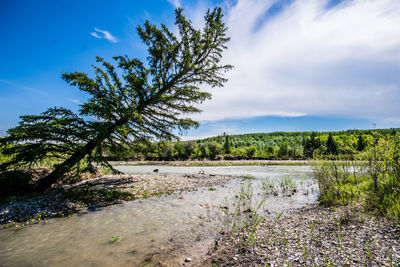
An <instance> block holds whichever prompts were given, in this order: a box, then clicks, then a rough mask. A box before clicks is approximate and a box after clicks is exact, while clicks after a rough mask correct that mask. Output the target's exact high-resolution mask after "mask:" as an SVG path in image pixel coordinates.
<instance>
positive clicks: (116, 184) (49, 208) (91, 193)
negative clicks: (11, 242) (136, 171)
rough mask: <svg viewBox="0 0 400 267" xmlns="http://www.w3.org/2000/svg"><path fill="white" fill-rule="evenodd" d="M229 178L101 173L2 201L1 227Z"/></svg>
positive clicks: (21, 224)
mask: <svg viewBox="0 0 400 267" xmlns="http://www.w3.org/2000/svg"><path fill="white" fill-rule="evenodd" d="M232 178H233V177H231V176H221V175H209V174H196V175H176V174H144V175H107V176H102V177H99V178H94V179H89V180H86V181H83V182H80V183H77V184H74V185H71V186H63V187H59V188H57V189H54V190H51V191H49V192H47V193H44V194H35V195H29V196H23V197H18V198H9V199H6V200H3V201H2V202H1V203H0V229H5V228H13V229H16V230H18V229H21V228H22V227H24V226H26V225H28V224H37V223H42V224H43V223H47V220H48V219H49V218H52V217H64V216H71V215H72V214H74V213H85V212H88V211H92V210H96V209H99V208H101V207H104V206H109V205H113V204H118V203H122V202H123V201H131V200H140V199H142V198H149V197H153V196H162V195H166V194H171V193H173V192H176V191H190V190H196V189H197V188H200V187H210V186H214V185H217V184H221V183H224V182H226V181H227V180H229V179H232Z"/></svg>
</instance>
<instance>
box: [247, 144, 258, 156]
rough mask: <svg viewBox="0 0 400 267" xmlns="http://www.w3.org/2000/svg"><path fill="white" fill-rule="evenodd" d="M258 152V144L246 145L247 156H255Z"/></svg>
mask: <svg viewBox="0 0 400 267" xmlns="http://www.w3.org/2000/svg"><path fill="white" fill-rule="evenodd" d="M256 152H257V147H256V146H248V147H246V149H245V154H246V156H247V157H249V158H252V157H254V155H255V154H256Z"/></svg>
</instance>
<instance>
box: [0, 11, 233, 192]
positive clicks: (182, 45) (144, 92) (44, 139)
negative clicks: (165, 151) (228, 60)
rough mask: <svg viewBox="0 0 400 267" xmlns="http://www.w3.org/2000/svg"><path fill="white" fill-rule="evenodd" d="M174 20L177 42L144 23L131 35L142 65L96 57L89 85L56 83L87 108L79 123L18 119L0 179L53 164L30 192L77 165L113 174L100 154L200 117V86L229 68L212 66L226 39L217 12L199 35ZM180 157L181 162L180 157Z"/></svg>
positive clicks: (203, 95) (204, 95)
mask: <svg viewBox="0 0 400 267" xmlns="http://www.w3.org/2000/svg"><path fill="white" fill-rule="evenodd" d="M175 13H176V20H175V24H176V26H177V28H178V32H179V34H178V36H176V35H175V34H174V33H172V32H171V31H170V30H169V29H168V28H167V27H166V26H165V25H161V27H160V28H158V27H156V26H155V25H152V24H150V22H149V21H146V23H145V24H144V25H143V27H141V26H139V27H138V28H137V30H138V34H139V36H140V38H141V39H142V41H143V42H144V44H145V45H146V46H147V49H148V50H147V51H148V56H147V62H145V63H143V62H141V61H140V60H138V59H136V58H133V59H132V58H128V57H127V56H116V57H114V58H113V59H114V61H115V65H113V64H111V63H109V62H106V61H105V60H104V59H103V58H101V57H97V62H98V64H99V65H98V66H93V68H94V73H95V77H94V78H90V77H89V76H88V75H87V74H86V73H82V72H73V73H64V74H63V75H62V77H63V79H64V80H65V81H66V82H67V83H68V84H70V85H72V86H77V87H78V88H79V89H80V90H81V91H83V92H85V93H87V94H88V96H89V100H88V101H87V102H85V103H83V104H82V105H81V109H80V111H79V115H78V114H74V113H73V112H72V111H70V110H67V109H63V108H51V109H48V110H47V111H46V112H44V113H42V114H40V115H32V116H22V117H21V122H20V124H19V126H17V127H15V128H13V129H10V130H9V131H8V133H7V136H6V137H5V138H2V139H1V140H0V145H2V146H4V148H3V151H2V153H3V154H4V155H6V156H11V157H12V158H11V160H9V161H7V162H5V163H3V164H2V165H1V167H0V171H4V170H7V169H9V168H20V167H22V166H25V165H28V166H30V165H32V164H35V163H38V162H41V161H44V160H47V159H51V160H56V161H57V162H56V163H54V164H53V165H54V170H53V172H52V173H50V174H49V175H47V176H46V177H45V178H43V179H40V180H39V183H38V189H40V190H47V189H49V188H50V187H51V186H52V185H53V184H55V183H57V182H59V181H60V180H62V177H63V176H64V174H65V173H67V172H70V171H71V169H74V168H75V169H79V166H80V165H81V162H82V161H83V160H86V161H87V164H86V168H87V170H93V169H94V167H93V166H94V165H93V163H95V164H97V165H103V166H106V167H109V168H110V169H113V168H112V166H111V165H110V164H109V163H108V161H107V159H106V158H105V157H104V154H105V153H104V150H106V151H107V152H110V153H113V152H115V151H117V152H118V153H120V152H121V151H124V150H126V149H127V148H132V149H134V148H135V147H131V146H132V143H137V142H141V143H148V144H149V145H150V143H149V141H150V140H154V139H159V140H175V139H177V136H176V135H175V134H174V129H177V130H179V131H180V132H182V131H185V130H187V129H189V128H191V127H196V126H198V123H197V122H196V121H194V120H192V119H190V118H188V117H187V116H188V115H190V114H193V113H198V112H200V110H199V109H198V108H197V107H196V105H197V104H200V103H202V102H203V101H205V100H206V99H209V98H210V97H211V94H210V93H208V92H205V91H201V90H200V86H201V85H208V86H211V87H220V86H222V85H223V83H224V82H225V81H226V79H225V78H224V76H223V74H224V72H226V71H228V70H229V69H231V68H232V66H230V65H221V64H220V61H221V58H222V52H223V50H224V49H226V43H227V42H228V41H229V38H227V37H226V34H225V33H226V30H227V29H226V27H225V25H224V23H223V21H222V17H223V15H222V12H221V9H220V8H215V9H214V10H212V11H207V13H206V15H205V25H204V28H203V29H202V30H197V29H195V28H194V27H193V26H192V25H191V23H190V21H188V20H187V19H186V18H185V17H184V16H183V14H182V9H179V8H178V9H177V10H176V12H175ZM88 117H91V118H94V119H95V120H93V121H92V120H88V119H86V118H88ZM180 152H181V155H180V156H182V157H186V156H188V155H187V153H186V150H185V152H183V150H182V151H180ZM189 156H190V155H189ZM114 171H116V170H114Z"/></svg>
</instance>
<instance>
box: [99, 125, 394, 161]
mask: <svg viewBox="0 0 400 267" xmlns="http://www.w3.org/2000/svg"><path fill="white" fill-rule="evenodd" d="M398 130H399V129H377V130H348V131H340V132H273V133H253V134H240V135H228V134H223V135H220V136H215V137H210V138H205V139H201V140H193V141H184V142H167V141H161V142H155V143H151V144H148V145H145V144H143V143H140V142H133V143H131V144H130V145H131V147H133V148H134V149H133V150H128V151H126V153H119V154H117V153H113V152H112V151H105V153H106V154H107V157H108V158H110V159H119V160H137V159H143V160H167V161H170V160H187V159H202V160H204V159H209V160H215V159H226V160H236V159H310V158H313V157H314V155H324V157H325V158H328V159H335V158H337V157H338V156H342V157H343V156H345V157H347V158H348V159H356V158H357V157H358V156H359V155H360V154H361V153H362V152H363V151H365V149H366V148H368V147H370V146H371V145H373V144H374V140H375V138H377V136H378V137H379V138H380V137H382V138H383V137H385V138H393V137H394V136H395V134H396V132H398Z"/></svg>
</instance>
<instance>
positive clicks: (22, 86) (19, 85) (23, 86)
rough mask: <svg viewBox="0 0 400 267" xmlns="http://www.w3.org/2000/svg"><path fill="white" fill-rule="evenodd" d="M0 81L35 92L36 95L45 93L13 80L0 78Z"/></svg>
mask: <svg viewBox="0 0 400 267" xmlns="http://www.w3.org/2000/svg"><path fill="white" fill-rule="evenodd" d="M0 83H4V84H8V85H11V86H14V87H17V88H21V89H23V90H27V91H31V92H33V93H35V94H38V95H47V93H45V92H43V91H41V90H38V89H36V88H32V87H29V86H25V85H22V84H19V83H15V82H12V81H9V80H3V79H0Z"/></svg>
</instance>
